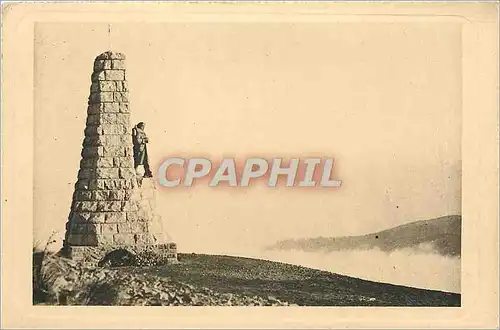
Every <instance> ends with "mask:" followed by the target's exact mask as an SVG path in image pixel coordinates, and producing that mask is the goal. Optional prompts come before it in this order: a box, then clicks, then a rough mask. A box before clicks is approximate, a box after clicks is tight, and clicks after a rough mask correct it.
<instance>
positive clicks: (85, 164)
mask: <svg viewBox="0 0 500 330" xmlns="http://www.w3.org/2000/svg"><path fill="white" fill-rule="evenodd" d="M85 139H87V138H85ZM95 166H96V158H94V157H89V158H82V159H81V160H80V168H81V169H82V168H94V167H95Z"/></svg>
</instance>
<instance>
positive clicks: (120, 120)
mask: <svg viewBox="0 0 500 330" xmlns="http://www.w3.org/2000/svg"><path fill="white" fill-rule="evenodd" d="M115 123H116V124H117V125H124V126H129V125H130V115H129V114H128V113H118V114H117V115H116V117H115ZM130 142H132V140H130Z"/></svg>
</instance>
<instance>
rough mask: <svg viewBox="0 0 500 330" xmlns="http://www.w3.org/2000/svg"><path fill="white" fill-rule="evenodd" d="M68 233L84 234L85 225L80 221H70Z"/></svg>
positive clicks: (85, 230)
mask: <svg viewBox="0 0 500 330" xmlns="http://www.w3.org/2000/svg"><path fill="white" fill-rule="evenodd" d="M69 230H70V233H71V235H73V234H85V233H86V232H87V225H86V224H82V223H71V224H70V228H69Z"/></svg>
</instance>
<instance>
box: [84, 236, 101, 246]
mask: <svg viewBox="0 0 500 330" xmlns="http://www.w3.org/2000/svg"><path fill="white" fill-rule="evenodd" d="M98 244H99V241H98V240H97V234H86V235H84V236H83V240H82V245H87V246H97V245H98Z"/></svg>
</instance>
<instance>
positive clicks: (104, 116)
mask: <svg viewBox="0 0 500 330" xmlns="http://www.w3.org/2000/svg"><path fill="white" fill-rule="evenodd" d="M104 104H105V103H104ZM87 123H88V124H89V125H102V124H117V123H116V113H113V112H102V113H97V114H93V115H88V116H87Z"/></svg>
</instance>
